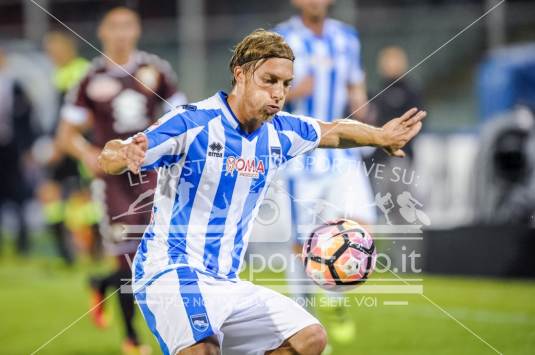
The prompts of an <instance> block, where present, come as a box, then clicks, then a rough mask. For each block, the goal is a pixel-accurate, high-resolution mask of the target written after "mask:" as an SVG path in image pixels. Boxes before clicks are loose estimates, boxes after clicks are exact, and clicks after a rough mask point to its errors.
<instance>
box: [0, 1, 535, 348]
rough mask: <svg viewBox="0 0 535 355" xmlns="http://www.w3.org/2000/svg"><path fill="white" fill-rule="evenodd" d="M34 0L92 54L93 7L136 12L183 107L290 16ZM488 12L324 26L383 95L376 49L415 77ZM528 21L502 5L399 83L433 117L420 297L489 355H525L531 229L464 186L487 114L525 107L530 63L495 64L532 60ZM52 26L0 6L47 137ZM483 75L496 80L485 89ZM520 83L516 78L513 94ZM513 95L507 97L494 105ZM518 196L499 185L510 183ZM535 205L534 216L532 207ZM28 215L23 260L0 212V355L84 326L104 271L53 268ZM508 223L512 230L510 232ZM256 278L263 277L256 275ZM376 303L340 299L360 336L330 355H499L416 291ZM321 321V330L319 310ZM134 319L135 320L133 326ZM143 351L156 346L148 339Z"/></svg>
mask: <svg viewBox="0 0 535 355" xmlns="http://www.w3.org/2000/svg"><path fill="white" fill-rule="evenodd" d="M36 2H37V3H38V4H40V5H41V6H44V7H45V8H47V9H48V10H49V11H50V12H51V13H52V14H53V15H54V16H56V17H57V18H58V19H60V20H61V21H62V22H64V23H65V24H67V25H68V26H69V27H71V28H72V29H74V30H75V31H76V32H78V33H79V34H80V35H81V36H82V37H83V38H85V39H87V40H88V41H89V42H91V43H93V44H97V43H98V41H97V38H96V35H95V28H96V23H97V20H98V15H99V14H100V13H102V11H104V10H105V9H107V8H110V7H112V6H114V5H128V6H130V7H132V8H134V9H136V10H137V11H138V12H139V13H140V15H141V18H142V25H143V34H142V37H141V41H140V44H139V47H140V48H141V49H144V50H147V51H150V52H153V53H156V54H158V55H160V56H161V57H163V58H165V59H167V60H168V61H169V62H170V63H171V64H172V66H173V67H174V69H175V71H176V72H177V74H178V79H179V86H180V89H181V90H183V91H184V92H185V93H186V94H187V95H188V98H189V99H190V100H191V101H195V100H197V99H200V98H203V97H205V96H207V95H210V94H212V93H213V92H214V91H215V90H218V89H220V88H227V87H228V86H229V73H228V70H227V61H228V57H229V53H230V48H231V47H232V45H233V44H234V43H236V42H237V41H238V40H240V39H241V38H242V37H243V36H244V35H245V34H247V33H249V32H250V31H251V30H253V29H255V28H258V27H263V28H271V27H272V26H273V25H275V24H277V23H279V22H281V21H283V20H284V19H286V18H287V17H289V16H290V15H291V14H294V13H295V10H294V9H293V8H292V6H291V4H290V2H289V1H285V0H277V1H269V2H267V1H263V2H261V1H254V2H253V1H242V0H233V1H231V0H227V1H221V0H220V1H211V0H205V1H192V0H177V1H166V0H157V1H143V0H138V1H126V2H117V1H91V0H87V1H86V0H79V1H78V0H76V1H70V0H59V1H58V0H46V1H36ZM497 3H498V1H490V0H489V1H476V0H472V1H454V0H450V1H448V0H428V1H425V0H406V1H405V0H398V1H395V0H391V1H387V0H382V1H379V0H375V1H366V0H360V1H349V0H338V1H336V3H335V5H334V6H333V8H332V11H331V16H332V17H334V18H337V19H340V20H342V21H345V22H347V23H350V24H354V25H355V26H356V27H357V28H358V30H359V33H360V38H361V41H362V46H363V53H362V55H363V66H364V69H365V71H366V73H367V82H368V87H369V90H370V92H372V93H373V92H379V91H380V90H381V89H382V88H383V86H382V85H383V83H382V82H381V80H380V78H379V76H378V74H377V69H376V68H377V65H376V60H377V55H378V53H379V51H380V49H381V48H383V47H384V46H387V45H393V44H395V45H399V46H401V47H403V48H404V49H405V50H406V51H407V53H408V57H409V63H410V67H412V66H413V65H415V64H416V63H418V62H419V61H421V60H422V59H424V58H426V57H427V56H428V55H429V54H430V53H432V52H433V51H434V50H435V49H437V48H439V47H440V46H442V45H443V44H444V43H446V42H447V41H448V40H449V39H451V38H452V37H453V36H455V35H456V34H458V33H459V31H461V30H463V29H464V28H465V27H466V26H468V25H469V24H471V23H472V22H473V21H474V20H476V19H477V18H479V17H480V16H481V15H482V14H483V13H484V12H485V10H486V9H489V8H491V7H492V6H493V5H495V4H497ZM533 13H535V3H533V2H530V1H506V2H505V3H503V4H502V5H500V6H499V7H497V8H496V9H495V10H494V11H492V12H491V13H490V14H489V15H488V16H486V17H485V18H484V19H482V20H481V21H479V22H477V23H476V24H474V25H473V26H472V27H470V28H469V29H467V30H466V31H465V32H463V33H462V34H461V35H460V36H459V37H458V38H456V39H455V40H454V41H452V42H451V43H449V44H448V45H447V46H445V47H444V48H443V49H441V50H440V51H439V52H437V53H436V54H434V55H433V56H432V57H430V58H429V59H428V60H426V61H425V62H424V63H422V64H421V65H419V66H418V67H417V68H415V69H414V70H413V71H411V73H410V74H409V76H408V78H409V79H410V80H411V81H412V82H413V83H414V84H415V85H416V86H417V87H418V88H419V89H420V90H421V92H422V94H423V98H424V102H425V105H424V106H425V108H426V110H427V111H428V112H429V117H428V119H427V120H426V124H425V128H424V130H425V132H424V134H422V135H421V137H420V138H419V139H418V141H417V142H416V144H415V170H416V171H417V172H418V174H419V176H420V177H421V184H420V185H419V187H418V188H417V190H418V192H417V195H418V196H419V198H421V201H423V202H424V206H425V211H426V213H427V214H428V216H429V217H430V220H431V222H432V223H431V226H430V227H429V228H428V231H427V232H426V233H424V240H423V241H422V242H420V243H417V245H416V246H415V248H416V249H417V250H420V251H421V253H422V254H423V262H422V265H423V268H424V274H423V276H422V279H423V282H422V285H423V290H424V294H425V295H426V296H427V297H428V298H429V299H431V300H432V301H433V302H434V303H436V305H439V306H440V307H441V308H442V309H443V310H445V311H446V312H447V313H448V314H450V315H451V316H453V317H454V318H455V319H457V320H458V321H459V322H460V323H462V324H466V326H467V327H468V328H470V329H472V330H473V331H474V332H475V333H476V334H477V335H478V336H480V337H481V338H482V339H485V341H487V342H488V343H489V344H491V345H492V347H495V348H496V349H498V351H500V352H503V353H512V354H529V353H533V351H534V350H533V349H534V348H535V331H534V329H535V306H534V303H533V299H535V283H534V281H533V277H534V275H535V271H534V270H535V269H534V265H533V262H532V261H530V259H532V258H533V257H532V255H533V251H535V250H534V248H533V247H534V242H533V237H534V236H533V230H532V229H530V224H532V223H533V217H531V218H532V219H531V222H529V221H528V222H526V223H523V222H518V221H516V220H513V219H510V220H507V218H500V216H499V215H497V216H493V217H492V216H491V217H490V218H489V217H488V216H487V217H486V220H484V218H483V217H480V216H479V215H478V214H479V209H480V208H481V206H480V205H478V203H477V201H476V202H474V199H473V193H474V190H477V189H478V186H479V187H481V186H488V188H490V189H492V188H495V189H499V188H502V189H503V188H504V187H503V185H499V184H498V185H493V184H492V181H490V182H489V181H484V183H481V185H477V183H478V181H479V180H478V181H474V179H473V178H474V177H479V176H480V175H483V179H485V176H487V177H488V176H489V174H490V175H491V176H492V175H493V174H494V173H496V172H494V171H493V170H492V169H491V170H487V169H489V167H492V166H493V161H492V159H494V158H493V157H495V156H494V155H492V154H491V155H481V154H482V153H481V151H482V149H483V148H482V144H483V142H484V140H483V139H482V138H481V137H482V135H483V136H484V134H483V133H482V132H485V131H484V125H485V123H486V122H491V121H493V120H495V119H496V118H495V117H496V116H497V115H502V116H503V115H505V116H507V117H509V118H510V119H511V120H513V119H514V117H516V116H515V115H516V114H515V113H514V111H512V110H514V109H515V108H516V107H517V104H523V105H524V106H527V107H528V109H531V110H533V107H535V97H534V96H533V92H534V91H533V90H534V87H535V80H534V79H533V78H534V77H535V74H534V73H535V69H533V68H534V66H533V62H531V63H529V60H528V61H527V62H526V63H525V65H524V66H523V67H522V68H521V69H519V70H518V71H515V69H514V68H513V69H511V66H509V67H507V65H506V64H507V63H511V62H513V63H518V62H522V63H524V60H525V59H524V58H525V57H528V58H534V57H535V55H534V54H533V53H535V51H534V49H533V46H534V45H535V44H534V41H535V22H534V21H533V16H531V15H530V14H533ZM52 29H62V28H61V25H60V24H58V23H57V22H56V21H55V20H54V19H51V18H50V17H49V16H48V15H47V14H46V13H44V12H43V11H42V10H41V9H39V8H38V7H37V6H35V5H34V4H33V3H32V2H31V1H14V0H2V1H1V2H0V44H1V46H2V48H3V49H4V50H5V51H6V53H7V56H8V59H9V60H8V63H9V68H10V69H11V70H12V71H13V73H15V76H16V77H17V78H18V79H19V80H20V81H21V82H22V84H23V87H24V89H25V90H26V91H27V93H28V95H29V96H30V98H31V100H32V104H33V106H34V114H33V117H32V122H33V124H34V125H35V126H39V128H40V130H41V131H45V132H46V131H47V130H49V129H50V125H51V122H52V121H53V115H54V114H55V112H56V107H55V106H54V103H55V98H54V94H53V86H52V81H51V80H52V79H51V71H52V66H51V64H50V63H49V62H48V60H47V59H46V57H45V55H44V54H43V52H42V48H41V41H42V38H43V34H44V33H46V32H47V31H48V30H52ZM79 50H80V54H81V55H82V56H83V57H86V58H92V57H94V56H96V55H97V53H96V52H95V51H94V49H92V48H90V47H89V46H88V45H86V44H84V43H82V42H80V43H79ZM506 67H507V68H506ZM504 68H506V69H504ZM485 70H486V71H485ZM519 73H521V74H519ZM492 76H494V77H496V78H501V79H503V80H501V81H500V80H494V81H492V80H489V77H492ZM519 76H520V77H521V78H522V79H524V81H522V82H521V83H520V82H519V81H518V80H517V79H518V77H519ZM509 77H514V78H517V79H515V80H517V81H514V80H510V83H509V84H507V82H508V81H507V80H505V79H504V78H509ZM497 81H498V82H499V83H500V84H496V82H497ZM493 85H494V86H493ZM530 90H531V91H530ZM513 91H514V92H515V93H517V94H516V98H517V99H516V100H515V97H513V98H512V99H511V100H509V101H507V102H505V101H504V100H501V98H502V97H503V96H505V94H506V93H508V92H513ZM524 93H526V94H525V95H524ZM489 95H490V97H491V98H490V99H489ZM530 95H531V96H530ZM496 101H498V103H497V102H496ZM500 101H503V102H500ZM528 112H529V111H528ZM531 119H533V118H532V117H531ZM531 131H532V132H533V129H531ZM530 137H533V133H531V136H530ZM531 141H533V138H531ZM525 144H527V146H528V147H533V146H532V145H531V146H530V145H529V144H528V143H525ZM534 151H535V150H530V149H525V150H523V151H522V152H521V153H525V154H526V155H527V157H526V164H528V165H529V164H533V161H534V160H535V159H534V157H533V155H534V153H533V152H534ZM478 154H479V155H478ZM437 157H440V158H438V159H437ZM531 166H532V165H531ZM531 166H530V169H528V170H529V171H530V174H531V175H529V178H527V179H526V180H525V181H524V182H523V184H524V185H525V186H524V187H525V188H526V189H527V190H526V191H528V193H531V192H535V191H533V186H534V185H533V180H534V179H533V174H532V173H531ZM482 172H485V173H484V174H482ZM496 174H497V173H496ZM0 183H1V182H0ZM515 183H516V182H515ZM513 185H514V184H512V185H508V187H507V188H510V189H513V188H516V187H517V186H516V185H514V186H513ZM517 185H518V184H517ZM531 201H532V200H531ZM509 203H511V205H510V206H508V205H505V206H503V205H502V206H500V208H499V209H498V208H496V210H503V209H504V208H505V209H515V208H516V207H515V205H514V203H515V201H509ZM530 208H531V211H534V210H535V204H531V205H530ZM27 214H28V215H29V216H30V217H31V218H29V224H30V229H31V232H32V233H31V236H32V242H33V246H32V252H31V254H30V256H28V257H25V258H22V257H19V256H17V255H16V253H15V251H14V248H13V247H12V244H13V242H12V240H13V239H14V238H13V234H14V233H13V231H14V230H16V229H17V226H16V223H13V222H12V219H13V218H12V217H13V216H12V213H11V212H10V209H9V206H7V207H6V206H4V209H3V221H4V223H2V229H3V230H2V232H3V233H4V234H5V236H6V237H5V238H4V239H6V247H5V248H3V250H2V255H1V258H0V280H1V281H2V291H1V293H0V304H1V306H0V310H1V312H0V314H1V315H2V318H1V319H2V321H1V325H0V340H1V342H2V349H3V350H2V353H6V354H24V353H31V352H33V351H34V350H36V349H38V348H39V347H40V346H41V345H43V344H44V343H45V342H47V341H48V340H49V339H51V338H52V337H53V336H55V335H56V334H57V333H58V332H60V331H61V330H62V329H64V328H65V327H66V326H68V325H70V324H71V323H72V322H74V321H75V320H77V318H78V317H80V316H81V315H83V314H84V313H85V312H86V311H87V289H86V287H87V286H86V280H87V275H88V274H89V273H90V272H92V271H94V269H95V268H101V269H105V268H106V267H107V265H106V263H100V264H98V265H97V266H95V265H94V264H93V263H91V262H89V261H86V260H81V261H79V262H78V263H77V264H76V265H74V266H73V267H70V268H67V267H65V266H63V264H62V263H61V262H60V261H59V260H58V259H57V258H56V256H55V255H54V250H53V247H52V246H51V245H50V244H51V242H50V239H48V238H45V237H43V236H42V230H41V229H40V226H41V224H42V219H41V218H40V217H39V215H40V212H39V205H38V204H37V203H36V202H35V201H30V203H28V206H27ZM532 215H533V214H532ZM492 219H495V220H496V221H502V222H501V223H500V224H501V225H500V226H489V225H488V223H486V224H487V225H485V226H482V222H488V220H492ZM504 220H505V221H504ZM508 222H509V223H508ZM513 223H514V224H515V226H514V228H513V227H511V226H509V225H510V224H513ZM383 247H384V249H392V248H391V246H386V245H385V246H383ZM256 249H257V250H258V249H260V248H256ZM268 249H269V248H268ZM393 250H394V251H395V250H396V248H393ZM394 258H395V257H394ZM455 260H456V261H457V262H454V261H455ZM459 260H460V261H459ZM446 274H450V275H449V276H445V275H446ZM463 274H464V275H463ZM481 275H485V277H483V278H482V277H481ZM253 276H255V277H258V278H269V277H273V276H274V275H272V274H270V273H267V272H264V273H261V274H259V275H258V274H257V275H253ZM275 276H276V275H275ZM526 276H527V277H526ZM371 297H372V298H373V299H375V301H376V302H378V303H379V305H378V306H377V307H375V306H373V305H372V306H370V307H367V306H363V305H362V304H357V303H356V302H357V300H356V299H355V298H353V299H352V300H351V302H352V306H351V310H352V311H351V312H352V314H354V316H355V319H356V320H357V335H356V336H355V339H354V342H352V343H351V344H349V345H348V344H336V343H333V347H334V349H333V350H334V354H357V353H362V354H391V353H405V354H413V353H421V354H427V353H430V352H431V351H433V352H436V353H444V354H450V353H460V354H486V353H493V352H494V350H493V349H492V348H491V347H489V346H488V345H486V344H485V343H484V342H482V341H481V340H480V339H478V338H477V337H476V336H474V335H473V334H471V333H470V332H468V331H467V330H466V329H464V328H463V326H462V325H461V324H459V323H458V322H457V321H455V320H454V319H452V318H451V317H449V316H448V315H447V314H446V313H444V312H443V311H442V310H440V309H439V308H437V307H436V306H435V305H433V304H432V303H431V302H429V301H428V300H427V299H426V298H424V297H422V296H421V295H417V294H416V295H404V296H403V297H402V299H403V300H404V301H407V302H408V305H407V306H399V307H388V306H384V305H382V302H383V301H384V300H389V299H392V295H382V294H372V295H371ZM394 299H396V300H397V299H399V296H397V298H394ZM359 300H362V299H359ZM113 302H116V301H115V300H113ZM110 308H111V309H112V311H113V307H110ZM325 308H328V307H325ZM319 312H320V313H319V314H320V315H324V318H323V320H324V321H325V324H326V325H327V327H328V326H329V315H328V312H327V311H325V312H323V310H322V309H320V311H319ZM137 320H138V322H140V323H141V319H140V317H138V319H137ZM142 328H143V329H145V327H144V326H143V325H142ZM119 333H120V329H119V325H118V322H113V321H112V326H111V328H110V329H109V330H107V331H105V332H102V331H98V330H96V329H93V328H92V326H91V324H90V322H89V321H88V319H81V320H80V321H79V322H77V323H74V324H73V325H72V327H70V328H68V329H67V330H65V332H64V333H62V334H60V335H59V336H58V337H57V338H55V339H54V340H53V341H51V342H50V344H48V345H47V346H45V347H44V348H42V350H40V351H39V353H44V354H60V353H61V354H74V353H77V354H85V353H92V354H95V353H101V354H111V353H119V352H120V346H119V345H118V341H117V339H118V338H119V335H118V334H119ZM143 339H144V340H146V341H147V342H149V343H150V344H152V345H153V346H155V343H154V341H153V339H152V337H151V336H150V335H149V333H148V331H145V333H144V334H143ZM155 349H156V347H155Z"/></svg>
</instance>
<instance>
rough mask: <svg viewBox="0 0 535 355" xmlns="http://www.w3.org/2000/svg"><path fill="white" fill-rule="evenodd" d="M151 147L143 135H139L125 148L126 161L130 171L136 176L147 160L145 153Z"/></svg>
mask: <svg viewBox="0 0 535 355" xmlns="http://www.w3.org/2000/svg"><path fill="white" fill-rule="evenodd" d="M148 147H149V141H148V140H147V137H146V136H145V135H144V134H143V133H138V134H136V135H135V136H133V137H132V139H131V140H130V142H128V143H127V144H126V145H125V147H124V150H123V152H124V154H125V159H126V162H127V166H128V169H129V170H130V171H131V172H133V173H134V174H138V173H139V171H140V169H141V165H142V164H143V160H145V152H146V151H147V149H148Z"/></svg>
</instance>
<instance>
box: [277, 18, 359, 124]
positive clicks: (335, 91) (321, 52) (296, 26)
mask: <svg viewBox="0 0 535 355" xmlns="http://www.w3.org/2000/svg"><path fill="white" fill-rule="evenodd" d="M274 30H275V31H276V32H278V33H280V34H281V35H282V36H283V37H284V38H285V40H286V42H287V43H288V44H289V45H290V47H291V48H292V50H293V52H294V55H295V62H294V83H295V85H297V84H299V82H300V81H301V80H303V79H304V78H305V77H307V76H312V77H313V78H314V90H313V92H312V95H310V96H308V97H304V98H302V99H298V100H295V101H293V102H291V103H290V105H291V109H292V113H297V114H301V115H306V116H311V117H317V118H321V119H323V120H326V121H332V120H333V119H336V118H343V117H345V115H344V113H345V110H346V109H347V105H348V86H350V85H354V84H359V83H361V82H363V81H364V72H363V70H362V66H361V59H360V50H361V48H360V40H359V36H358V33H357V31H356V30H355V29H354V28H352V27H351V26H349V25H347V24H345V23H343V22H340V21H337V20H334V19H326V20H325V24H324V27H323V33H322V35H321V36H317V35H316V34H314V33H313V32H312V31H311V30H310V29H308V28H307V27H306V26H305V25H304V24H303V22H302V20H301V18H300V17H299V16H294V17H292V18H290V19H289V20H288V21H285V22H283V23H281V24H279V25H278V26H276V27H275V29H274Z"/></svg>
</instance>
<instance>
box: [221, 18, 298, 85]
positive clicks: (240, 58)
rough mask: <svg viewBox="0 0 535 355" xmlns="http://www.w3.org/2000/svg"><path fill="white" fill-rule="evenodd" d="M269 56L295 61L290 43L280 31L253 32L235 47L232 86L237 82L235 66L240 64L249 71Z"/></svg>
mask: <svg viewBox="0 0 535 355" xmlns="http://www.w3.org/2000/svg"><path fill="white" fill-rule="evenodd" d="M269 58H284V59H289V60H291V61H292V62H293V61H294V59H295V56H294V54H293V51H292V49H291V48H290V46H289V45H288V43H286V41H284V38H283V37H282V36H281V35H279V34H278V33H275V32H271V31H266V30H264V29H257V30H255V31H253V32H251V33H250V34H249V35H247V36H246V37H245V38H244V39H242V40H241V42H240V43H238V44H237V45H236V46H235V47H234V50H233V53H232V58H231V59H230V63H229V69H230V73H231V74H232V86H234V85H235V84H236V79H235V78H234V68H236V67H238V66H239V67H242V68H243V69H244V71H248V70H250V69H251V68H257V67H258V64H260V63H262V62H263V61H265V60H267V59H269Z"/></svg>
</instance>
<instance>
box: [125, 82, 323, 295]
mask: <svg viewBox="0 0 535 355" xmlns="http://www.w3.org/2000/svg"><path fill="white" fill-rule="evenodd" d="M144 133H145V135H146V136H147V138H148V142H149V149H148V151H147V153H146V158H145V161H144V169H153V168H159V170H158V185H157V188H156V192H155V196H154V207H153V217H152V219H151V223H150V224H149V226H148V227H147V229H146V231H145V234H144V236H143V239H142V241H141V243H140V245H139V248H138V252H137V254H136V258H135V261H134V284H135V285H136V284H137V285H138V286H142V285H143V283H144V282H141V283H140V281H141V280H142V279H144V280H145V281H148V280H150V279H151V278H152V277H154V276H156V275H158V274H160V273H162V272H165V271H166V270H169V269H172V268H178V267H180V266H183V265H189V266H190V267H193V268H195V269H196V270H198V271H199V272H201V273H206V274H209V275H212V276H214V277H217V278H223V279H236V278H237V276H238V272H239V270H240V266H241V264H242V261H243V257H244V254H245V249H246V247H247V243H248V241H249V237H250V233H251V229H252V225H253V220H254V219H255V217H256V215H257V213H258V209H259V206H260V203H261V202H262V199H263V197H264V194H265V192H266V189H267V187H268V185H269V183H270V182H271V181H272V179H273V177H274V176H275V175H276V174H277V172H278V170H279V169H280V168H281V165H282V164H283V162H285V161H287V160H290V159H292V158H293V157H295V156H298V155H300V154H304V153H306V152H308V151H310V150H312V149H313V148H315V147H317V145H318V144H319V141H320V128H319V125H318V123H317V121H316V120H314V119H312V118H309V117H304V116H296V115H291V114H288V113H285V112H279V113H277V114H276V115H275V116H274V117H273V119H272V120H271V121H269V122H266V123H264V124H263V125H262V126H261V127H260V128H258V129H257V130H256V131H254V132H253V133H251V134H248V133H246V132H245V131H243V130H242V129H241V128H240V126H239V122H238V120H237V118H236V117H235V116H234V114H233V113H232V111H231V109H230V107H229V106H228V104H227V96H226V94H225V93H223V92H219V93H217V94H216V95H214V96H212V97H211V98H209V99H206V100H204V101H201V102H199V103H195V104H191V105H184V106H183V107H182V108H179V109H176V110H174V111H171V112H169V113H168V114H166V115H165V116H163V117H162V118H161V119H160V120H159V121H158V122H157V123H156V124H155V125H153V126H151V127H150V128H149V129H147V130H146V131H145V132H144ZM134 287H135V288H136V286H134Z"/></svg>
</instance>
